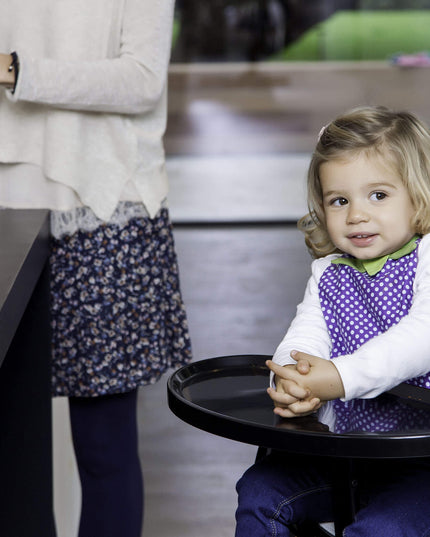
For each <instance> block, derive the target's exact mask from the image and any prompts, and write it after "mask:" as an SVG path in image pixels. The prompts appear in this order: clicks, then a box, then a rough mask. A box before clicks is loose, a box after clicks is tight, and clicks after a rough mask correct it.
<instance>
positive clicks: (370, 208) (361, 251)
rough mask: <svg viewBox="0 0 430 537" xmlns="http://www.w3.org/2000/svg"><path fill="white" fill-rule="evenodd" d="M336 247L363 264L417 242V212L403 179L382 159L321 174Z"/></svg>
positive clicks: (343, 164) (357, 159) (336, 165)
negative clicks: (415, 224)
mask: <svg viewBox="0 0 430 537" xmlns="http://www.w3.org/2000/svg"><path fill="white" fill-rule="evenodd" d="M319 175H320V180H321V188H322V192H323V206H324V214H325V218H326V225H327V230H328V233H329V235H330V238H331V240H332V242H333V244H334V245H335V246H336V247H337V248H338V249H339V250H341V251H342V252H345V253H347V254H350V255H352V256H354V257H357V258H358V259H373V258H375V257H381V256H383V255H387V254H390V253H392V252H395V251H396V250H398V249H399V248H400V247H401V246H403V245H404V244H405V243H406V242H408V241H409V240H410V239H411V238H412V237H413V236H414V233H415V231H414V229H413V226H412V223H411V222H412V216H413V214H414V208H413V206H412V202H411V200H410V197H409V194H408V191H407V190H406V187H405V186H404V185H403V183H402V181H401V179H400V177H399V175H398V174H397V173H396V172H395V171H394V170H392V169H391V168H389V167H387V166H384V165H383V164H382V162H381V159H380V158H377V157H376V156H371V157H368V156H366V155H365V154H364V153H359V154H358V155H357V156H354V157H353V158H351V159H350V160H342V161H331V162H325V163H324V164H322V165H321V166H320V170H319Z"/></svg>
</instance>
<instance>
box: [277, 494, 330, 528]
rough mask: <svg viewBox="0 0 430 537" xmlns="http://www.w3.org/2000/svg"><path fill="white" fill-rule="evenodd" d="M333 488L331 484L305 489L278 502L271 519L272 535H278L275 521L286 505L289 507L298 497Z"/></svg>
mask: <svg viewBox="0 0 430 537" xmlns="http://www.w3.org/2000/svg"><path fill="white" fill-rule="evenodd" d="M331 488H332V487H331V485H325V486H324V487H318V488H312V489H308V490H304V491H302V492H300V493H299V494H296V495H295V496H291V497H289V498H286V499H284V500H282V501H281V502H280V503H279V504H278V507H277V508H276V511H275V512H274V514H273V516H272V517H271V519H270V526H271V535H272V537H276V535H277V534H278V532H277V529H276V525H275V521H276V519H277V518H279V515H280V514H281V510H282V509H283V508H284V507H285V506H286V505H287V506H288V507H289V504H291V503H293V502H294V501H295V500H297V499H298V498H301V497H303V496H307V495H308V494H314V493H315V492H322V491H324V490H330V489H331ZM289 508H290V507H289ZM290 511H291V508H290Z"/></svg>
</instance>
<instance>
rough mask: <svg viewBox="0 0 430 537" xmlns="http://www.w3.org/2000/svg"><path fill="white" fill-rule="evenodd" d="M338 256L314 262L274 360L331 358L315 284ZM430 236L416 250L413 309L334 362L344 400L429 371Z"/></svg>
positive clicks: (365, 395)
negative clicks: (299, 354) (296, 355)
mask: <svg viewBox="0 0 430 537" xmlns="http://www.w3.org/2000/svg"><path fill="white" fill-rule="evenodd" d="M335 257H338V256H337V255H330V256H327V257H324V258H322V259H317V260H316V261H314V262H313V263H312V275H311V277H310V279H309V281H308V284H307V287H306V291H305V296H304V299H303V302H302V303H301V304H299V306H298V307H297V314H296V317H295V318H294V319H293V321H292V323H291V326H290V328H289V329H288V331H287V334H286V335H285V337H284V339H283V340H282V342H281V343H280V345H279V346H278V348H277V350H276V352H275V355H274V357H273V360H274V361H275V362H276V363H278V364H280V365H286V364H289V363H295V361H294V360H293V359H292V358H291V357H290V352H291V351H292V350H298V351H303V352H306V353H308V354H312V355H314V356H319V357H321V358H325V359H329V357H330V350H331V341H330V337H329V334H328V331H327V328H326V323H325V320H324V317H323V313H322V310H321V306H320V301H319V292H318V282H319V280H320V277H321V275H322V273H323V272H324V270H325V269H326V267H327V266H328V265H329V264H330V263H331V260H332V259H333V258H335ZM429 327H430V235H425V236H424V237H423V238H422V240H421V242H420V243H419V246H418V265H417V271H416V276H415V280H414V286H413V300H412V306H411V309H410V310H409V313H408V315H406V316H405V317H404V318H403V319H401V321H400V322H399V323H398V324H397V325H395V326H392V327H391V328H389V329H388V330H387V331H386V332H384V333H383V334H380V335H378V336H376V337H374V338H372V339H370V340H369V341H367V342H366V343H365V344H364V345H362V346H361V347H360V348H359V349H358V350H357V351H355V352H354V353H353V354H350V355H344V356H339V357H337V358H333V359H332V362H333V364H334V365H335V366H336V368H337V370H338V371H339V374H340V376H341V378H342V382H343V386H344V389H345V398H344V400H350V399H355V398H364V399H365V398H372V397H376V396H377V395H379V394H380V393H382V392H384V391H386V390H389V389H390V388H393V387H394V386H397V385H398V384H400V383H401V382H404V381H405V380H408V379H410V378H413V377H417V376H420V375H424V374H425V373H427V372H428V371H430V336H429Z"/></svg>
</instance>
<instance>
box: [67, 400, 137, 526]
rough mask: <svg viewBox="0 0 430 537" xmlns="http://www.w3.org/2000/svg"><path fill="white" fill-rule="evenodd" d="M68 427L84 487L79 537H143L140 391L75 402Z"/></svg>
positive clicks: (71, 406) (71, 403)
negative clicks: (139, 441) (139, 417)
mask: <svg viewBox="0 0 430 537" xmlns="http://www.w3.org/2000/svg"><path fill="white" fill-rule="evenodd" d="M69 404H70V422H71V426H72V436H73V445H74V449H75V455H76V460H77V464H78V470H79V476H80V480H81V487H82V510H81V521H80V527H79V537H140V535H141V532H142V520H143V480H142V472H141V468H140V462H139V456H138V436H137V420H136V406H137V390H134V391H132V392H128V393H124V394H113V395H106V396H101V397H71V398H70V399H69Z"/></svg>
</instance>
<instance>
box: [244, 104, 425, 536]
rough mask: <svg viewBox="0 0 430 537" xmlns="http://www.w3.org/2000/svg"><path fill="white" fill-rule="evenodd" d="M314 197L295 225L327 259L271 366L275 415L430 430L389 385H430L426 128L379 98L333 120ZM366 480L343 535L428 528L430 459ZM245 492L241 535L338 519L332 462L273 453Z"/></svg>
mask: <svg viewBox="0 0 430 537" xmlns="http://www.w3.org/2000/svg"><path fill="white" fill-rule="evenodd" d="M308 204H309V215H307V216H306V217H304V218H303V219H302V220H301V221H300V222H299V226H300V227H301V229H302V230H303V231H304V232H305V235H306V243H307V245H308V247H309V248H310V249H311V251H312V253H313V254H314V256H315V257H317V258H318V259H316V260H315V261H314V263H313V264H312V275H311V278H310V279H309V282H308V285H307V288H306V292H305V297H304V300H303V302H302V303H301V304H300V305H299V306H298V309H297V315H296V317H295V319H294V320H293V322H292V324H291V326H290V328H289V330H288V332H287V334H286V336H285V338H284V339H283V341H282V342H281V344H280V345H279V347H278V349H277V351H276V353H275V356H274V359H273V362H272V361H269V362H268V366H269V367H270V369H271V370H272V378H273V386H274V387H271V388H269V390H268V392H269V395H270V396H271V397H272V399H273V401H274V403H275V413H276V414H278V415H280V416H282V417H287V418H291V417H295V416H303V415H306V414H309V413H312V412H315V411H316V410H318V412H319V419H320V421H323V422H325V423H327V424H329V426H330V427H331V428H332V430H334V431H336V432H350V431H388V430H395V429H398V428H402V429H404V428H410V429H413V428H426V427H427V428H428V427H430V412H427V411H426V410H422V409H411V408H410V407H409V406H407V405H404V404H401V403H399V402H398V401H397V400H396V399H395V398H394V397H392V396H389V395H384V394H383V392H385V391H386V390H388V389H390V388H392V387H394V386H396V385H397V384H399V383H401V382H403V381H406V380H408V379H412V380H410V382H412V383H413V384H415V385H418V386H422V387H430V380H429V376H428V375H427V373H428V372H429V371H430V338H429V337H428V335H427V333H428V325H429V322H430V235H428V233H429V231H430V133H429V131H428V129H427V128H426V127H425V126H424V125H423V124H422V123H421V122H420V121H419V120H418V119H417V118H416V117H414V116H413V115H412V114H410V113H407V112H393V111H390V110H388V109H385V108H382V107H364V108H359V109H355V110H352V111H350V112H348V113H346V114H344V115H342V116H340V117H338V118H337V119H335V120H334V121H333V122H332V123H330V124H329V125H327V126H326V127H325V128H323V129H322V131H321V133H320V137H319V140H318V143H317V146H316V149H315V152H314V154H313V156H312V160H311V164H310V167H309V172H308ZM275 387H276V388H275ZM381 394H382V395H381ZM327 401H330V403H327V404H325V403H326V402H327ZM331 401H332V402H331ZM360 477H361V479H360V482H361V485H362V490H363V492H364V493H363V494H362V495H361V499H363V505H362V506H361V509H360V510H359V512H358V515H357V517H356V520H355V521H354V523H352V524H351V525H350V526H348V527H347V528H346V530H345V536H346V537H352V536H369V537H371V536H372V537H377V536H381V537H382V536H388V535H389V536H390V537H397V536H400V535H402V536H424V535H427V532H429V533H428V534H430V510H429V509H428V507H429V505H428V498H429V497H430V464H429V463H428V462H427V461H424V462H414V463H412V462H406V463H404V462H403V463H399V462H398V461H396V462H395V463H393V462H387V463H383V464H381V463H380V462H379V463H378V464H377V465H376V464H375V465H372V464H369V463H366V465H365V469H363V471H362V473H361V475H360ZM237 489H238V493H239V507H238V510H237V529H236V537H245V536H247V537H259V536H263V535H264V536H269V535H270V536H275V535H276V536H288V535H290V533H289V530H288V526H289V525H290V524H292V523H297V522H302V521H304V520H314V521H320V522H324V521H329V520H332V519H333V511H332V499H331V498H332V496H331V475H330V471H329V470H328V467H327V464H326V462H325V461H324V460H322V461H317V460H315V459H314V458H312V459H305V460H303V459H300V460H298V459H297V457H292V456H290V455H287V454H285V453H284V454H282V453H277V454H272V455H269V456H268V457H266V458H265V459H263V460H261V461H259V462H258V463H256V464H255V465H254V466H253V467H251V468H250V469H249V470H248V471H247V472H246V473H245V475H244V476H243V477H242V479H241V480H240V481H239V483H238V486H237Z"/></svg>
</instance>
